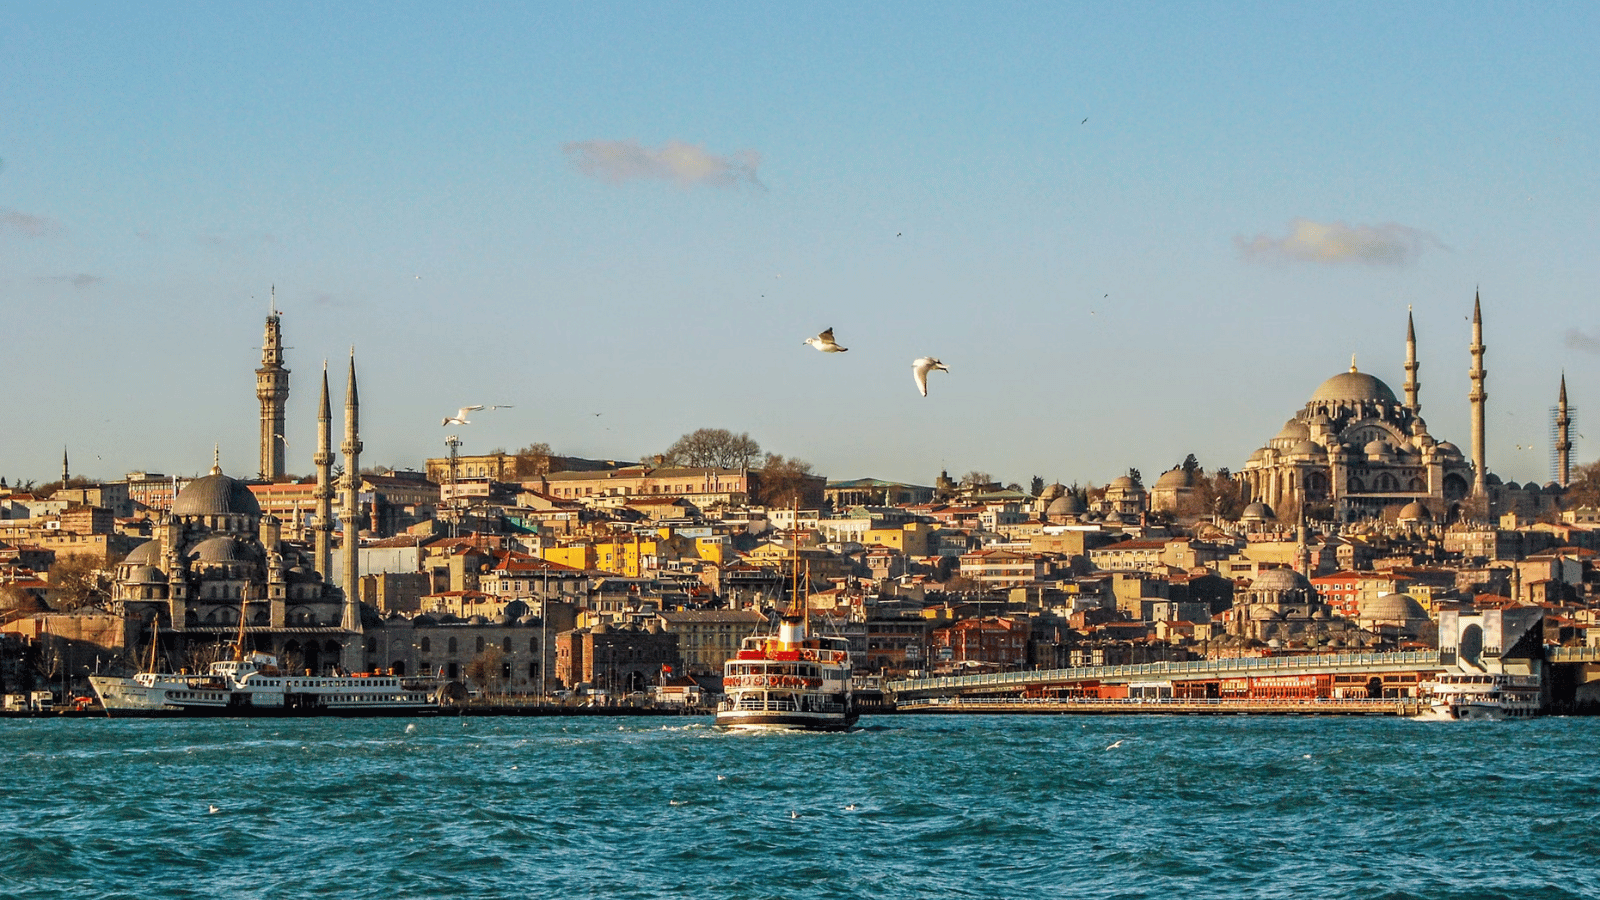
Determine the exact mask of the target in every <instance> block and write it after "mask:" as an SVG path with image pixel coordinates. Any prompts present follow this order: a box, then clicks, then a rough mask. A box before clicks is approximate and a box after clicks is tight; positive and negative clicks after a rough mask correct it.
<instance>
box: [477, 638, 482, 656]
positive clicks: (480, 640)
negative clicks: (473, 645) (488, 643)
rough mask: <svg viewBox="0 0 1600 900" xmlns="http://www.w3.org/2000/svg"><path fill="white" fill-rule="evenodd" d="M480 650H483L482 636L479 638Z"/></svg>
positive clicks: (480, 651)
mask: <svg viewBox="0 0 1600 900" xmlns="http://www.w3.org/2000/svg"><path fill="white" fill-rule="evenodd" d="M478 652H479V653H482V652H483V638H482V637H479V638H478Z"/></svg>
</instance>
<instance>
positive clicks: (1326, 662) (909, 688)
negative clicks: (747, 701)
mask: <svg viewBox="0 0 1600 900" xmlns="http://www.w3.org/2000/svg"><path fill="white" fill-rule="evenodd" d="M1433 665H1439V652H1438V651H1437V650H1408V651H1404V652H1398V653H1320V654H1317V655H1315V656H1252V657H1240V658H1236V659H1191V660H1186V661H1183V662H1171V661H1165V662H1154V663H1138V664H1127V665H1117V666H1078V667H1075V668H1069V669H1030V670H1024V671H1018V672H990V673H986V674H982V675H945V676H941V677H938V678H909V679H905V680H901V681H891V682H889V683H888V684H887V685H886V687H887V688H889V689H890V690H892V691H894V692H895V693H896V694H899V695H905V694H916V693H919V692H924V691H933V692H940V691H951V690H958V691H959V690H975V689H982V688H1008V687H1027V686H1030V685H1036V684H1055V683H1058V682H1063V681H1106V680H1122V681H1157V680H1162V679H1165V678H1169V677H1173V676H1178V677H1195V676H1206V675H1218V676H1223V675H1249V674H1260V673H1263V672H1266V673H1271V672H1287V671H1295V670H1304V669H1319V670H1330V669H1364V668H1371V667H1378V668H1383V667H1390V666H1393V667H1406V666H1433Z"/></svg>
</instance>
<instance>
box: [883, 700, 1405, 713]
mask: <svg viewBox="0 0 1600 900" xmlns="http://www.w3.org/2000/svg"><path fill="white" fill-rule="evenodd" d="M1416 703H1417V701H1416V700H1408V699H1394V698H1386V699H1371V698H1306V699H1256V700H1250V699H1243V698H1232V697H1159V698H1157V697H1149V698H1142V699H1141V698H1137V697H1120V698H1115V699H1103V700H1094V699H1088V698H1082V697H1068V698H1060V699H1056V698H1048V697H921V698H917V699H914V700H902V701H900V702H899V703H897V704H896V705H895V708H896V709H898V710H901V711H906V710H913V709H960V708H965V707H972V708H979V709H1029V708H1033V707H1050V708H1055V707H1072V706H1082V707H1084V708H1104V707H1128V708H1130V709H1140V708H1143V709H1163V708H1185V709H1187V708H1190V707H1214V708H1219V709H1226V708H1229V707H1241V708H1243V707H1250V708H1266V707H1282V708H1286V709H1288V708H1293V709H1302V708H1304V709H1330V710H1331V709H1395V708H1397V707H1403V706H1415V705H1416Z"/></svg>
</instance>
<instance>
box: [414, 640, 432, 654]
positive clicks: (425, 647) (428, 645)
mask: <svg viewBox="0 0 1600 900" xmlns="http://www.w3.org/2000/svg"><path fill="white" fill-rule="evenodd" d="M417 649H419V650H421V651H422V652H423V653H427V652H428V651H429V650H432V649H433V641H432V640H430V639H428V638H423V639H422V642H421V643H420V644H418V645H417Z"/></svg>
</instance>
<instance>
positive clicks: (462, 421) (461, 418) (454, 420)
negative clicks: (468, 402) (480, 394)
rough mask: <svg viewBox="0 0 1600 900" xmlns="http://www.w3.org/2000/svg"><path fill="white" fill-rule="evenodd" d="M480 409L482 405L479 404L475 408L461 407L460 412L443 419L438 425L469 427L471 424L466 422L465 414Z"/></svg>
mask: <svg viewBox="0 0 1600 900" xmlns="http://www.w3.org/2000/svg"><path fill="white" fill-rule="evenodd" d="M480 409H483V404H481V403H480V404H478V405H477V406H463V407H461V409H460V410H458V411H457V412H456V414H455V415H453V416H445V417H444V421H443V422H440V423H439V424H440V425H471V424H472V423H471V422H469V421H467V413H470V412H477V411H478V410H480Z"/></svg>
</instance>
